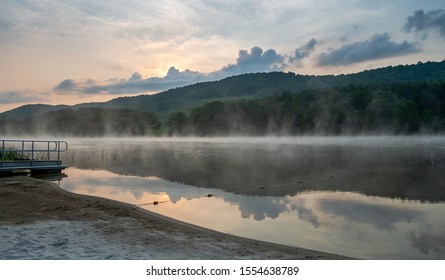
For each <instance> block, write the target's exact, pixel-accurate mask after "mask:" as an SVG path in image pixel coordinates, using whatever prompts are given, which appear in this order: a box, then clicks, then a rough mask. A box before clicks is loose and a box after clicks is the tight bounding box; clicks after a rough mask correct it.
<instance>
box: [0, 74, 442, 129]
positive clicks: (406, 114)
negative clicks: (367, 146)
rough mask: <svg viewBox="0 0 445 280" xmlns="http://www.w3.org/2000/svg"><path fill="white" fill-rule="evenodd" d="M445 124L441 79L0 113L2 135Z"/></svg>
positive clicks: (404, 127) (417, 126) (413, 127)
mask: <svg viewBox="0 0 445 280" xmlns="http://www.w3.org/2000/svg"><path fill="white" fill-rule="evenodd" d="M444 132H445V81H428V82H425V81H424V82H407V83H392V84H388V85H383V84H381V85H354V84H351V85H349V86H339V87H330V88H324V89H307V90H301V91H295V92H290V91H283V92H281V93H275V94H273V95H269V96H266V97H258V98H253V99H252V98H251V99H238V100H231V101H213V102H209V103H206V104H204V105H202V106H198V107H193V108H192V109H190V110H188V111H182V112H175V113H172V114H170V116H169V117H168V120H167V121H166V122H165V123H164V125H162V123H161V121H160V120H159V118H158V116H157V115H156V114H155V113H151V112H144V111H136V110H131V109H106V108H79V109H62V110H58V111H53V112H47V113H44V114H42V115H40V116H39V117H37V118H33V119H28V120H21V119H7V120H2V121H0V133H1V134H3V135H17V136H19V135H38V134H45V135H53V136H75V137H102V136H148V135H150V136H154V135H160V134H161V135H178V136H191V135H194V136H230V135H246V136H263V135H302V134H309V135H311V134H312V135H341V134H345V135H356V134H419V133H444Z"/></svg>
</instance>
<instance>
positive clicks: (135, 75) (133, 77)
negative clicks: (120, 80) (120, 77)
mask: <svg viewBox="0 0 445 280" xmlns="http://www.w3.org/2000/svg"><path fill="white" fill-rule="evenodd" d="M140 80H142V75H141V73H139V72H134V73H133V75H131V77H130V78H129V79H128V81H129V82H135V81H140Z"/></svg>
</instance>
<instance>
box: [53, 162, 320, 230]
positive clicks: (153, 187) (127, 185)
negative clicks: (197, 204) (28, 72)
mask: <svg viewBox="0 0 445 280" xmlns="http://www.w3.org/2000/svg"><path fill="white" fill-rule="evenodd" d="M79 171H80V170H76V172H79ZM81 172H82V173H84V174H85V175H83V174H82V175H83V176H76V178H73V179H74V181H73V182H72V181H71V180H69V178H68V179H67V180H64V181H63V182H62V186H63V187H64V188H65V189H66V190H69V191H75V190H76V189H77V188H79V186H82V188H83V189H84V190H86V191H87V192H88V193H90V194H93V195H94V194H95V192H96V191H97V188H103V187H106V188H109V190H108V191H109V193H110V194H117V195H118V194H120V193H131V194H132V195H133V197H134V198H135V199H136V200H141V199H142V198H143V196H144V193H151V194H164V193H166V194H168V196H169V199H170V202H172V203H176V202H178V201H180V200H183V199H185V200H189V201H190V200H193V199H199V198H203V197H205V196H206V195H207V194H209V193H211V194H212V195H213V196H214V197H213V198H212V199H215V197H222V199H223V200H224V201H225V202H227V203H229V204H232V205H238V210H239V211H240V214H241V217H242V218H245V219H250V218H253V219H254V220H256V221H263V220H264V219H266V218H271V219H277V218H278V217H279V216H280V214H282V213H284V212H291V211H292V212H296V213H297V214H298V217H299V219H301V220H303V221H306V222H308V223H310V224H312V225H313V226H314V227H315V228H317V227H318V226H319V222H318V218H317V216H316V215H315V214H314V213H313V211H312V210H311V209H310V208H307V207H305V206H304V200H303V199H299V200H298V201H294V200H292V199H291V198H290V197H269V196H244V195H239V194H233V193H226V192H223V191H220V190H215V189H206V188H196V187H193V186H189V185H184V184H180V183H175V182H170V181H167V180H163V179H160V178H157V177H134V176H118V175H115V174H113V173H108V172H107V173H103V172H102V173H101V174H100V177H99V176H94V175H98V174H94V173H95V171H91V170H81ZM86 173H88V174H90V176H88V175H87V174H86ZM91 175H93V176H91ZM205 199H207V198H205Z"/></svg>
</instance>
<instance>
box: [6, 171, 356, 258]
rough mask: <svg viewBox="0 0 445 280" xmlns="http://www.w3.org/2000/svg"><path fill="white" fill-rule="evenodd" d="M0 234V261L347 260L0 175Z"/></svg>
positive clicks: (35, 181) (45, 182)
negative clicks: (200, 225) (244, 236)
mask: <svg viewBox="0 0 445 280" xmlns="http://www.w3.org/2000/svg"><path fill="white" fill-rule="evenodd" d="M0 234H1V235H2V237H3V238H2V243H3V244H1V243H0V259H216V260H218V259H263V260H264V259H348V258H347V257H344V256H340V255H335V254H329V253H324V252H318V251H312V250H306V249H302V248H295V247H290V246H282V245H278V244H272V243H267V242H262V241H257V240H251V239H246V238H241V237H237V236H233V235H228V234H223V233H220V232H216V231H213V230H209V229H205V228H202V227H198V226H194V225H190V224H187V223H183V222H180V221H177V220H173V219H171V218H168V217H165V216H162V215H159V214H156V213H153V212H150V211H147V210H145V209H142V208H140V207H137V206H135V205H131V204H126V203H122V202H118V201H113V200H109V199H104V198H99V197H93V196H86V195H79V194H74V193H70V192H67V191H65V190H63V189H61V188H59V187H58V186H57V185H56V184H54V183H51V182H48V181H44V180H37V179H33V178H30V177H26V176H17V177H4V178H0ZM95 244H96V245H95ZM39 250H41V252H39Z"/></svg>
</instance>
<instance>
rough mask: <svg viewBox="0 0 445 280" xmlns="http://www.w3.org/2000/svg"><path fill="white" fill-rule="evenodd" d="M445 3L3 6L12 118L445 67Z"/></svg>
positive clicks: (6, 2) (8, 1)
mask: <svg viewBox="0 0 445 280" xmlns="http://www.w3.org/2000/svg"><path fill="white" fill-rule="evenodd" d="M444 49H445V2H444V1H443V0H424V1H417V0H393V1H383V0H353V1H350V0H319V1H312V0H311V1H309V0H294V1H291V0H283V1H266V0H264V1H257V0H255V1H253V0H250V1H243V0H242V1H232V0H225V1H216V0H215V1H213V0H196V1H179V0H177V1H175V0H171V1H158V0H157V1H151V0H147V1H137V0H69V1H68V0H42V1H34V0H20V1H16V0H0V112H2V111H5V110H8V109H12V108H15V107H18V106H20V105H23V104H33V103H47V104H76V103H82V102H91V101H107V100H110V99H112V98H115V97H119V96H128V95H138V94H151V93H155V92H160V91H163V90H167V89H170V88H174V87H178V86H184V85H188V84H193V83H196V82H202V81H210V80H218V79H221V78H224V77H228V76H232V75H237V74H242V73H250V72H270V71H285V72H287V71H292V72H295V73H298V74H317V75H322V74H340V73H353V72H359V71H363V70H365V69H371V68H378V67H385V66H388V65H399V64H414V63H417V62H418V61H424V62H425V61H442V60H443V59H444V58H445V52H444Z"/></svg>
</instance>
